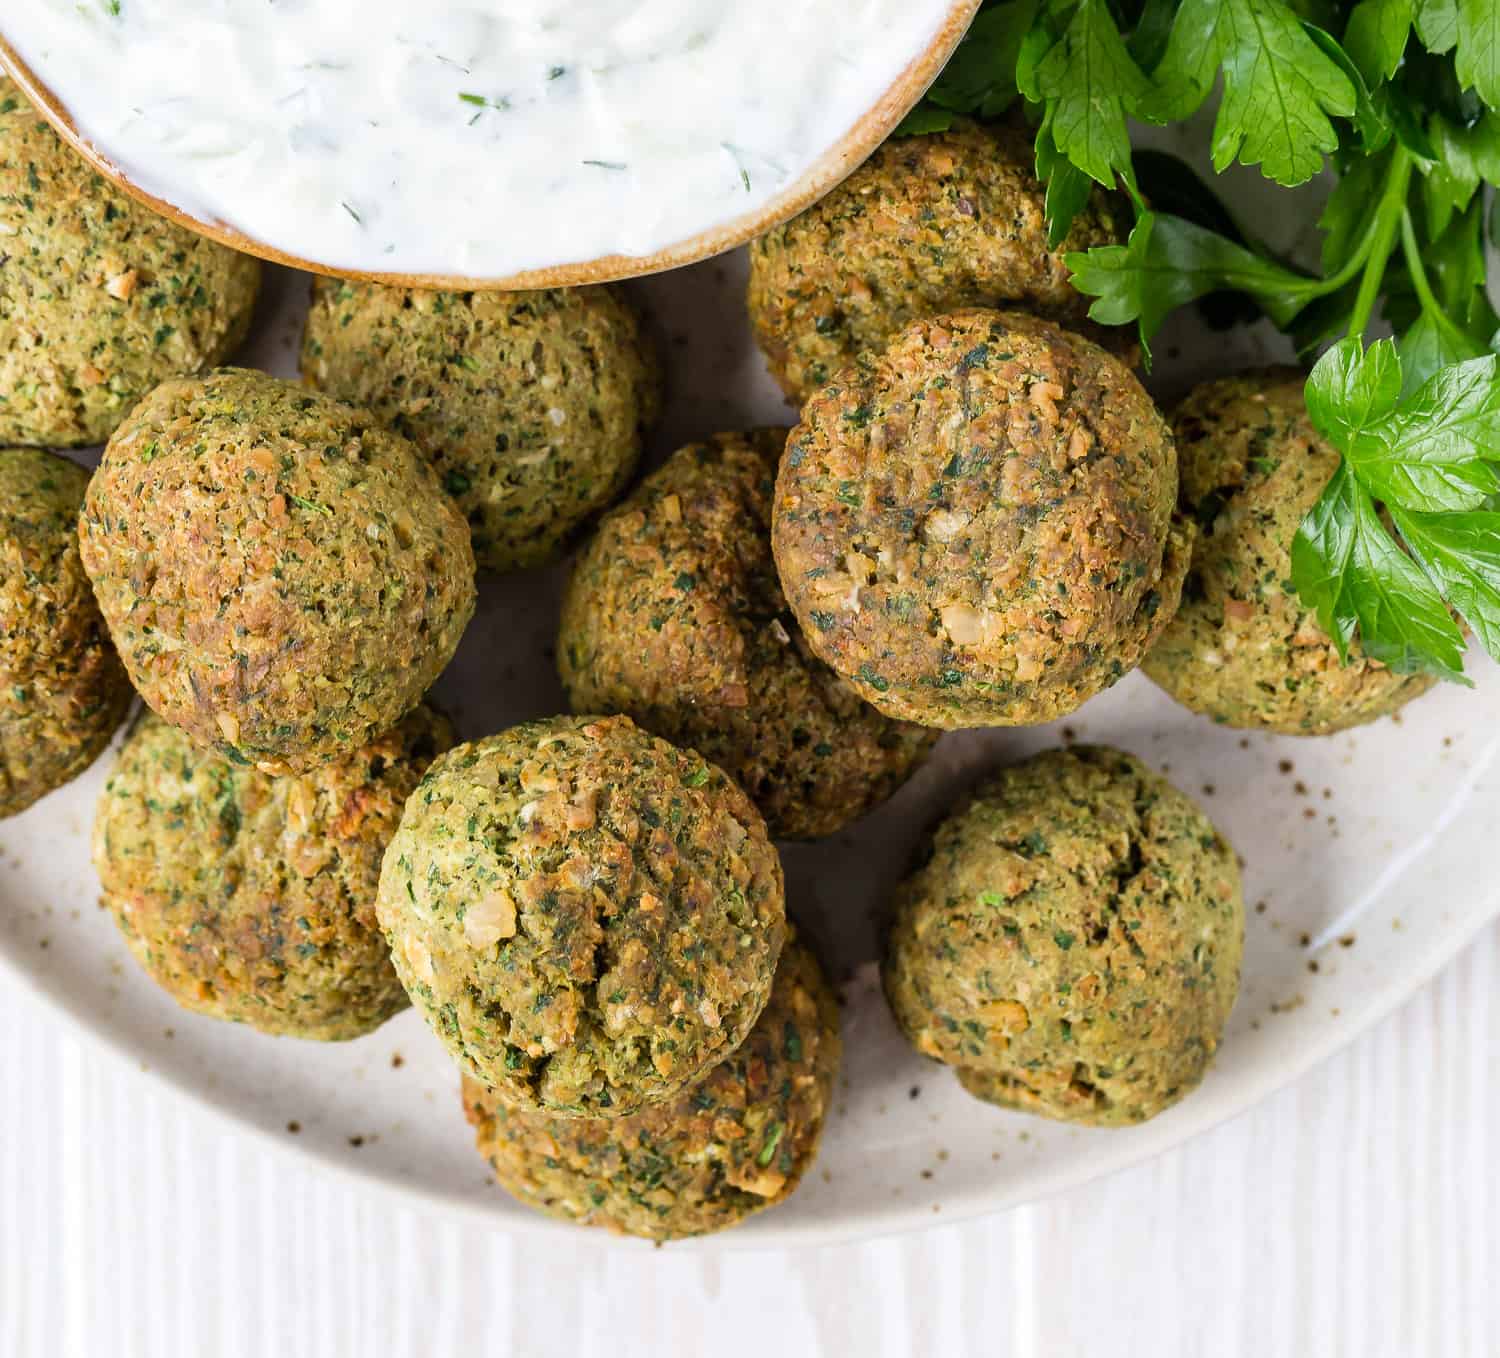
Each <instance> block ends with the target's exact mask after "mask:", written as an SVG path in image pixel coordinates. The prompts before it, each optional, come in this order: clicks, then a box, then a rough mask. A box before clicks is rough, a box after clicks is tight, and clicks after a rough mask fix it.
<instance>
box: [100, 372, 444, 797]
mask: <svg viewBox="0 0 1500 1358" xmlns="http://www.w3.org/2000/svg"><path fill="white" fill-rule="evenodd" d="M79 533H80V537H81V543H80V550H81V553H82V558H83V565H84V569H85V570H87V571H88V573H89V578H90V579H91V580H92V581H93V585H94V593H95V594H96V595H97V596H98V599H99V605H100V608H101V609H102V610H103V613H104V618H105V621H106V622H107V623H108V624H109V628H110V633H111V635H112V636H113V638H114V641H115V645H116V646H117V647H119V650H120V656H121V658H122V659H123V660H124V662H125V668H126V669H127V670H128V671H129V673H130V677H131V680H132V681H133V682H134V684H135V686H136V688H137V689H138V690H139V691H140V694H141V696H142V697H143V698H144V699H145V700H146V702H147V704H149V705H150V706H151V707H152V708H153V709H154V710H155V711H156V712H157V713H158V714H159V715H160V716H162V717H164V718H165V719H166V720H167V721H170V722H172V723H173V724H174V725H176V726H180V727H182V729H183V730H185V731H187V732H188V733H189V734H190V735H191V736H193V737H194V739H196V740H198V741H199V742H200V743H202V744H211V745H213V746H215V747H216V748H217V749H218V750H220V752H222V753H223V754H225V755H227V756H228V757H230V758H233V759H237V760H241V761H244V762H247V763H252V764H254V765H255V766H256V767H258V768H260V769H263V770H264V771H265V772H267V773H298V772H306V771H307V770H309V769H313V768H316V767H317V766H318V765H319V764H322V763H325V762H326V761H328V760H330V759H336V758H339V757H340V756H342V755H346V754H349V753H352V752H353V751H355V750H357V749H359V748H360V747H361V746H363V745H365V744H367V743H368V742H369V741H370V740H371V739H372V738H373V737H374V736H376V735H378V734H380V732H382V731H384V730H386V729H387V728H389V727H390V726H392V725H394V724H395V723H396V722H397V721H399V720H400V719H401V717H402V716H404V715H405V714H406V713H407V712H409V711H410V710H411V709H412V708H413V707H414V706H416V704H417V703H418V701H420V699H421V697H422V694H423V693H425V692H426V691H427V689H428V688H429V687H430V686H431V684H432V682H433V680H434V679H436V678H437V676H438V675H439V673H441V671H442V669H443V667H444V666H445V665H446V664H447V663H448V661H449V659H450V658H451V657H452V655H453V652H454V650H455V649H456V648H457V646H458V641H459V638H460V637H461V636H462V635H463V630H464V627H465V625H466V624H467V623H468V621H469V618H470V616H471V615H472V614H473V612H474V555H473V553H472V552H471V551H470V549H469V530H468V528H467V527H465V525H464V521H463V517H462V516H461V515H460V514H459V513H458V511H457V510H456V509H455V508H454V506H453V502H452V501H451V500H449V498H448V497H447V496H446V495H444V494H443V492H442V489H441V488H440V487H439V485H438V483H437V478H436V476H435V475H434V474H433V471H432V469H431V467H429V466H428V465H427V463H426V462H425V461H424V460H423V458H422V457H421V455H420V454H419V453H418V452H417V450H416V449H415V448H414V447H413V446H412V445H411V444H410V443H409V442H407V440H406V439H404V438H402V437H400V436H399V435H397V434H392V433H390V432H389V431H387V430H386V429H384V428H383V427H381V426H380V425H379V424H378V423H377V422H376V421H375V419H374V417H373V416H371V415H370V414H369V413H368V412H365V411H361V410H356V409H354V408H353V407H352V406H346V405H344V404H343V403H342V402H340V401H334V400H331V399H329V398H328V397H326V396H319V395H317V394H316V393H313V392H309V391H307V390H305V389H304V388H302V387H299V386H297V385H296V384H295V383H292V382H284V381H280V380H278V379H277V378H274V377H267V376H266V375H265V374H264V373H258V372H249V371H245V370H243V369H237V368H225V369H222V370H220V371H218V372H215V373H211V374H209V375H208V376H206V377H202V378H187V379H182V380H178V381H173V382H165V383H163V384H162V385H161V386H159V387H158V388H157V389H156V390H155V391H154V392H152V393H151V395H150V396H148V397H147V398H146V399H145V400H144V401H142V402H141V404H140V405H139V406H137V407H136V408H135V410H134V411H132V412H131V415H130V418H129V419H128V420H127V421H126V422H125V423H124V424H123V425H121V426H120V428H119V429H118V430H117V431H116V432H115V435H114V437H113V438H112V439H110V441H109V446H108V447H107V448H106V449H105V450H104V460H103V462H101V463H100V465H99V470H98V471H97V472H96V473H95V474H94V479H93V480H92V481H91V482H90V483H89V489H88V496H87V498H86V499H85V501H84V508H83V515H82V518H81V520H80V522H79Z"/></svg>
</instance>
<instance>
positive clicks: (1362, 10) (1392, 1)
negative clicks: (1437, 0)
mask: <svg viewBox="0 0 1500 1358" xmlns="http://www.w3.org/2000/svg"><path fill="white" fill-rule="evenodd" d="M1415 18H1416V0H1360V2H1359V4H1357V5H1355V7H1354V9H1353V10H1352V11H1351V12H1350V14H1349V22H1348V23H1347V24H1346V25H1345V27H1344V50H1345V51H1346V52H1348V53H1349V56H1350V58H1351V59H1352V60H1353V62H1354V64H1355V65H1356V66H1358V67H1359V69H1360V71H1361V73H1362V74H1363V75H1364V78H1365V79H1366V80H1367V81H1369V83H1370V84H1372V85H1374V84H1378V83H1379V82H1380V81H1382V80H1389V79H1390V78H1391V77H1392V76H1393V75H1395V73H1396V68H1397V67H1398V66H1400V64H1401V56H1402V53H1404V52H1405V51H1406V40H1407V38H1408V37H1409V36H1410V34H1411V26H1412V21H1413V20H1414V19H1415Z"/></svg>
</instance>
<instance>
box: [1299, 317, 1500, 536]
mask: <svg viewBox="0 0 1500 1358" xmlns="http://www.w3.org/2000/svg"><path fill="white" fill-rule="evenodd" d="M1495 362H1496V360H1495V357H1494V355H1490V356H1489V357H1487V358H1478V359H1472V360H1470V361H1468V362H1466V363H1460V364H1456V365H1454V366H1452V367H1446V368H1443V369H1441V370H1440V371H1438V372H1437V373H1435V374H1434V375H1433V376H1432V377H1431V378H1430V379H1429V380H1428V381H1427V382H1425V383H1424V384H1423V385H1422V386H1421V387H1419V388H1418V389H1417V390H1416V391H1415V392H1413V393H1412V394H1411V395H1410V396H1408V397H1406V398H1405V399H1404V400H1403V399H1402V396H1401V386H1402V381H1401V360H1400V358H1399V357H1398V356H1397V352H1396V346H1395V345H1394V344H1392V343H1391V341H1390V340H1379V341H1377V342H1376V343H1375V344H1372V345H1371V346H1370V348H1369V349H1368V350H1362V348H1361V344H1360V341H1359V340H1358V339H1346V340H1343V341H1341V342H1340V343H1339V344H1336V345H1334V346H1333V348H1332V349H1330V350H1329V351H1328V352H1327V353H1326V354H1325V355H1324V356H1323V358H1322V359H1321V360H1319V362H1318V365H1317V367H1316V368H1314V369H1313V373H1312V376H1311V377H1310V378H1309V379H1308V382H1307V413H1308V414H1309V415H1310V416H1311V417H1312V422H1313V423H1314V424H1315V425H1316V426H1317V427H1318V429H1319V430H1320V431H1321V432H1322V433H1323V434H1324V435H1325V436H1326V437H1327V438H1328V440H1329V441H1330V442H1331V443H1332V444H1333V445H1334V446H1335V447H1337V448H1338V449H1339V451H1340V452H1341V453H1343V455H1344V460H1345V462H1346V463H1347V464H1348V466H1349V467H1350V468H1351V470H1352V471H1353V473H1354V475H1355V477H1356V478H1357V479H1358V480H1359V482H1360V484H1361V485H1362V486H1364V488H1365V489H1366V490H1368V491H1369V492H1370V494H1371V495H1373V496H1374V497H1375V498H1376V499H1378V500H1380V501H1382V502H1384V503H1385V504H1387V505H1402V506H1404V507H1406V508H1409V509H1416V510H1465V509H1478V508H1479V507H1480V506H1481V505H1482V504H1483V503H1484V501H1485V499H1486V497H1487V496H1489V495H1491V494H1493V493H1494V492H1495V491H1496V490H1497V489H1500V485H1497V483H1496V480H1495V473H1494V470H1493V468H1491V467H1490V466H1489V464H1488V462H1487V461H1486V460H1485V459H1490V458H1500V382H1497V381H1496V380H1495Z"/></svg>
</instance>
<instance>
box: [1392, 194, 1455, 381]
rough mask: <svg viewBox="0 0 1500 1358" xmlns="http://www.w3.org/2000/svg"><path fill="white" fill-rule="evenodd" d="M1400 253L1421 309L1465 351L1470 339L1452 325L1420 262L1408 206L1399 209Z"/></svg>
mask: <svg viewBox="0 0 1500 1358" xmlns="http://www.w3.org/2000/svg"><path fill="white" fill-rule="evenodd" d="M1401 253H1402V255H1403V257H1404V258H1405V260H1406V271H1407V272H1408V273H1409V274H1410V275H1411V285H1412V287H1413V288H1414V289H1415V290H1416V294H1417V300H1418V301H1419V302H1420V303H1421V304H1422V310H1423V311H1424V312H1426V313H1427V315H1429V316H1431V317H1432V319H1433V322H1434V324H1436V325H1437V327H1438V329H1439V330H1442V331H1444V332H1446V334H1447V335H1448V338H1449V339H1451V340H1455V341H1456V342H1457V346H1458V348H1459V350H1460V351H1463V352H1467V351H1468V349H1469V345H1470V344H1471V343H1472V341H1471V340H1470V339H1469V337H1468V336H1467V335H1465V334H1464V332H1463V331H1462V330H1460V329H1459V328H1458V327H1457V326H1456V325H1454V323H1453V321H1452V318H1451V317H1449V315H1448V313H1447V312H1446V311H1445V310H1444V309H1443V304H1442V303H1441V302H1440V301H1438V299H1437V295H1436V294H1435V293H1434V292H1433V290H1432V283H1431V282H1430V281H1429V279H1428V277H1427V266H1426V265H1425V264H1423V263H1422V250H1421V247H1420V246H1419V245H1418V244H1417V229H1416V227H1414V226H1413V225H1412V221H1411V209H1409V208H1403V209H1402V210H1401Z"/></svg>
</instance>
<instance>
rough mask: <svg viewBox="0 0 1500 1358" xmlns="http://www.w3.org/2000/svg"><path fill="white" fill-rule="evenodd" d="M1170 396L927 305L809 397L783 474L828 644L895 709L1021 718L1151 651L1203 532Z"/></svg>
mask: <svg viewBox="0 0 1500 1358" xmlns="http://www.w3.org/2000/svg"><path fill="white" fill-rule="evenodd" d="M1176 500H1177V456H1176V452H1175V450H1174V448H1173V444H1172V437H1171V433H1170V431H1169V430H1168V429H1167V426H1166V423H1165V421H1164V420H1163V419H1162V418H1161V415H1160V414H1159V413H1158V411H1157V409H1156V407H1155V406H1154V405H1153V404H1152V402H1151V398H1150V397H1149V396H1147V395H1146V393H1145V391H1143V390H1142V388H1141V385H1140V383H1139V382H1137V381H1136V379H1135V377H1134V376H1133V375H1132V374H1131V373H1130V372H1129V371H1128V370H1127V369H1126V368H1125V367H1124V365H1123V364H1121V363H1120V361H1119V360H1118V359H1116V358H1114V357H1112V356H1111V355H1109V354H1107V353H1105V351H1104V350H1102V349H1101V348H1099V347H1098V345H1096V344H1093V343H1091V342H1090V341H1088V340H1086V339H1083V338H1081V337H1080V336H1078V335H1073V334H1070V333H1068V332H1067V331H1065V330H1060V329H1058V328H1057V327H1056V326H1054V325H1052V324H1050V323H1049V322H1046V321H1039V320H1037V319H1036V318H1035V317H1032V316H1025V315H1022V314H1020V313H1018V312H995V311H965V312H959V313H957V314H955V315H952V316H947V317H940V318H937V319H934V320H930V321H919V322H917V323H916V324H915V325H912V326H910V327H908V328H907V329H906V330H904V331H902V332H901V333H900V334H899V335H898V336H897V337H896V338H895V340H894V341H892V343H891V345H890V347H889V348H888V349H886V350H885V351H884V352H883V353H881V354H879V355H867V356H865V357H863V358H861V359H860V361H859V362H858V363H857V364H855V365H854V366H853V367H851V368H847V369H845V370H844V372H843V373H841V374H840V375H839V378H838V380H837V381H835V382H832V383H830V384H829V385H828V386H827V387H826V388H824V389H823V391H821V392H820V393H819V394H818V395H817V396H815V397H814V398H813V399H812V400H811V401H809V402H808V404H807V406H806V407H805V409H804V410H803V412H802V423H801V424H800V425H798V426H797V428H796V429H795V430H793V431H792V434H791V436H790V437H789V438H788V440H787V446H786V454H785V456H784V457H783V458H782V462H781V471H780V474H779V476H778V478H777V482H776V504H775V508H774V519H773V525H772V543H773V546H774V548H775V553H776V564H777V567H778V569H779V571H780V575H781V583H782V585H783V587H784V588H785V590H786V595H787V599H788V601H789V602H790V604H791V607H792V611H793V613H795V614H796V617H797V620H798V622H799V623H800V624H801V625H802V630H803V633H804V634H805V636H806V637H807V640H808V644H809V645H810V646H811V647H812V649H813V651H814V653H815V654H817V655H818V656H820V657H821V658H822V659H823V660H825V661H827V662H828V664H830V665H832V666H833V668H834V669H835V670H837V671H838V672H839V673H840V674H841V675H843V676H844V677H845V678H846V679H848V680H849V682H850V683H851V684H853V686H854V688H855V690H856V691H857V692H858V693H859V694H860V695H861V696H862V697H864V698H865V699H866V700H867V701H868V702H870V703H872V704H874V705H875V706H876V707H877V708H879V709H880V710H881V711H882V712H884V713H886V714H887V715H888V716H891V717H895V718H898V719H901V720H906V721H915V722H920V723H921V724H923V725H925V726H936V727H943V728H949V729H951V728H956V727H967V726H1018V725H1030V724H1035V723H1039V722H1045V721H1051V720H1053V719H1054V718H1057V717H1061V716H1064V715H1066V714H1067V713H1069V712H1071V711H1073V710H1074V709H1075V708H1077V707H1078V706H1079V705H1080V704H1082V703H1083V702H1085V701H1086V700H1087V699H1089V698H1091V697H1093V696H1094V695H1095V694H1096V693H1099V692H1100V691H1102V690H1103V689H1105V688H1108V687H1109V686H1110V685H1111V684H1113V683H1114V682H1115V681H1116V680H1118V679H1119V678H1120V677H1121V676H1122V675H1124V674H1125V673H1126V672H1127V671H1129V670H1131V669H1133V668H1134V667H1135V666H1136V665H1137V664H1138V663H1139V662H1140V658H1141V656H1142V655H1143V654H1144V653H1145V651H1146V649H1147V648H1148V647H1149V646H1150V644H1151V642H1152V641H1154V640H1155V638H1156V636H1157V634H1158V633H1159V632H1160V630H1161V628H1162V626H1163V625H1164V624H1165V623H1166V621H1167V619H1168V618H1170V617H1171V615H1172V613H1173V612H1174V611H1175V609H1176V607H1177V599H1178V595H1179V592H1180V590H1181V587H1182V578H1183V575H1184V573H1185V572H1186V570H1187V563H1188V555H1189V552H1188V548H1189V544H1190V540H1191V533H1190V529H1189V527H1188V526H1187V525H1184V524H1182V523H1180V522H1178V521H1176V520H1175V519H1174V508H1175V505H1176Z"/></svg>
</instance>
